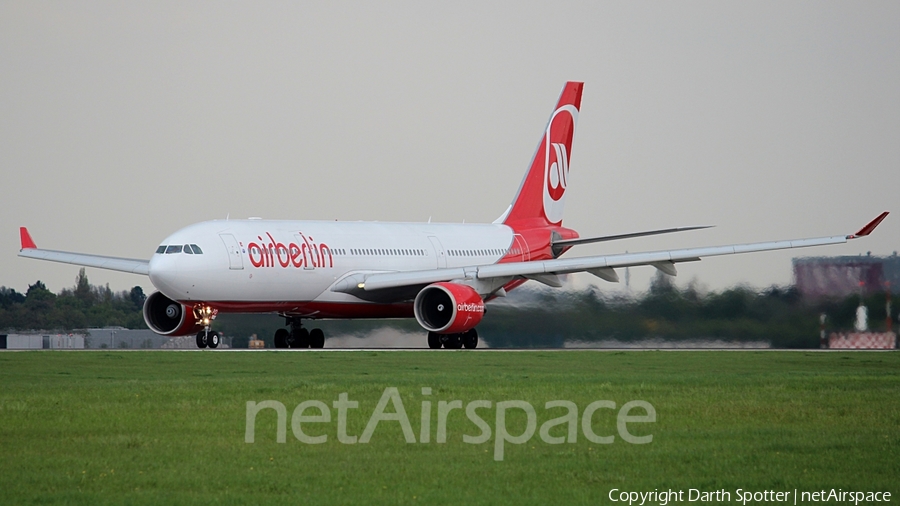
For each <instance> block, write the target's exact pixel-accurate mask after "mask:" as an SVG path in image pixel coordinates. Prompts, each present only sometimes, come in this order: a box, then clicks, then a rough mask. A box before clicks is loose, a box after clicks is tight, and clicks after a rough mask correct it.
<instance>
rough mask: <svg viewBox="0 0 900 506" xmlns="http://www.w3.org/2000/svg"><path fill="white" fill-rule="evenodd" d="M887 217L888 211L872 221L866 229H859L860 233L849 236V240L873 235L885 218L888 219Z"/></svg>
mask: <svg viewBox="0 0 900 506" xmlns="http://www.w3.org/2000/svg"><path fill="white" fill-rule="evenodd" d="M887 215H888V212H887V211H885V212H883V213H881V214H879V215H878V217H877V218H875V219H874V220H872V221H870V222H869V224H868V225H866V226H865V227H863V228H861V229H859V231H858V232H856V233H855V234H853V235H848V236H847V239H856V238H857V237H865V236H867V235H869V234H871V233H872V231H873V230H875V227H877V226H878V224H879V223H881V222H882V221H884V219H885V218H887Z"/></svg>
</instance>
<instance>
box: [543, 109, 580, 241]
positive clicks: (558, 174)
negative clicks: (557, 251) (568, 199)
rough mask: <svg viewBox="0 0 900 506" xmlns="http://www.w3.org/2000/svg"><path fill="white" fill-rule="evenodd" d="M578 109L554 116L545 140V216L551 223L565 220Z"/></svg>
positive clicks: (557, 113)
mask: <svg viewBox="0 0 900 506" xmlns="http://www.w3.org/2000/svg"><path fill="white" fill-rule="evenodd" d="M577 121H578V109H576V108H575V106H574V105H571V104H569V105H564V106H562V107H560V108H559V109H557V110H556V111H554V112H553V116H551V117H550V124H549V125H548V126H547V133H546V134H545V136H544V143H543V144H544V146H543V147H544V199H543V200H544V215H545V216H546V217H547V221H549V222H550V223H559V222H561V221H562V218H563V205H564V204H565V196H566V187H567V186H568V183H569V151H570V150H571V149H572V138H573V137H574V135H575V123H576V122H577Z"/></svg>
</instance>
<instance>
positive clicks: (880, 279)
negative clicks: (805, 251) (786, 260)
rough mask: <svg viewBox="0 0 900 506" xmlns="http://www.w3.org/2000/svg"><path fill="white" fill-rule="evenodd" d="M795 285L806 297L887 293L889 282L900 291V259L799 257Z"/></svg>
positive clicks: (893, 257) (894, 288) (869, 256)
mask: <svg viewBox="0 0 900 506" xmlns="http://www.w3.org/2000/svg"><path fill="white" fill-rule="evenodd" d="M793 265H794V286H796V287H797V290H799V291H800V293H801V294H802V295H803V297H805V298H809V299H821V298H823V297H846V296H848V295H852V294H855V293H859V291H860V283H862V284H863V286H862V290H863V292H864V293H873V292H883V291H884V290H885V288H886V286H887V285H886V283H890V286H891V287H892V289H893V291H895V292H900V256H897V252H896V251H895V252H894V254H893V255H891V256H889V257H874V256H871V255H865V256H863V255H859V256H842V257H806V258H795V259H794V260H793Z"/></svg>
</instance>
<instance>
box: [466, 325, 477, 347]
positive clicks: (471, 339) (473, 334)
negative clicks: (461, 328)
mask: <svg viewBox="0 0 900 506" xmlns="http://www.w3.org/2000/svg"><path fill="white" fill-rule="evenodd" d="M462 341H463V346H465V347H466V349H467V350H472V349H475V348H476V347H478V332H477V331H476V330H475V329H469V330H467V331H465V332H463V335H462Z"/></svg>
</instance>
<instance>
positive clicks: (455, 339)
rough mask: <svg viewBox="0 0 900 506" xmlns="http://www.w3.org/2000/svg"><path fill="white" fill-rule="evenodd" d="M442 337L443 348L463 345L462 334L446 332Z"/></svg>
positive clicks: (453, 348)
mask: <svg viewBox="0 0 900 506" xmlns="http://www.w3.org/2000/svg"><path fill="white" fill-rule="evenodd" d="M444 337H445V339H444V348H447V349H448V350H458V349H460V348H462V347H463V340H462V334H447V335H446V336H444Z"/></svg>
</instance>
